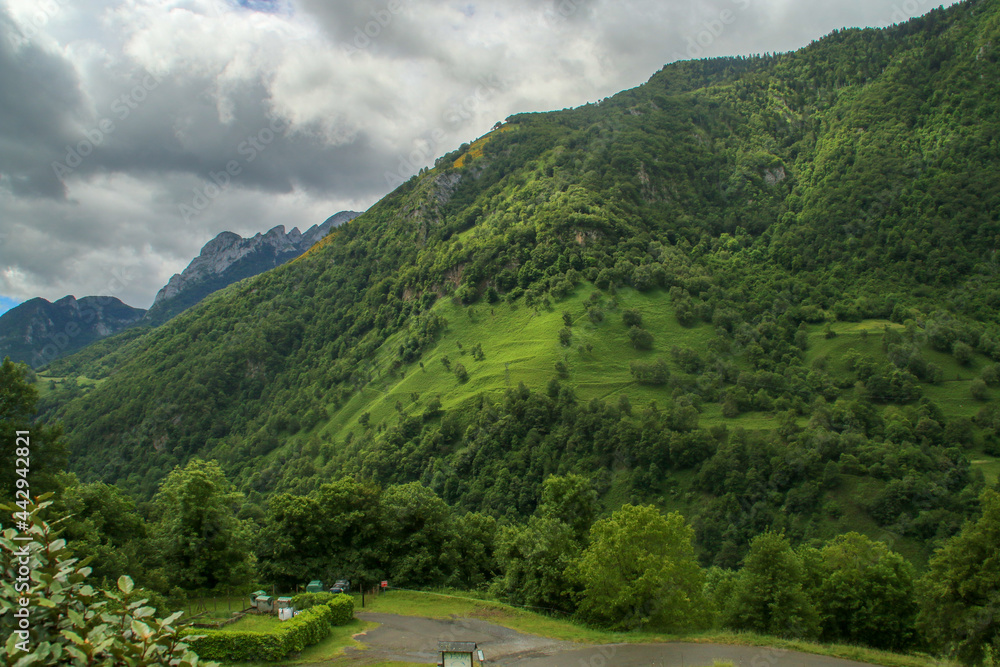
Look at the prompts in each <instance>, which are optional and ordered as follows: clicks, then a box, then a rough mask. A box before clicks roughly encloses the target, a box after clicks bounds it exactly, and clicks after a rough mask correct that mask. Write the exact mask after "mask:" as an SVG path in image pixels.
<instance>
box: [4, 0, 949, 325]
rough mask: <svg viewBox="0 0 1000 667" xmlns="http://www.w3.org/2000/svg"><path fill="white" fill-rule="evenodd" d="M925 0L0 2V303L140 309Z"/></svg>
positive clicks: (922, 8)
mask: <svg viewBox="0 0 1000 667" xmlns="http://www.w3.org/2000/svg"><path fill="white" fill-rule="evenodd" d="M931 6H932V3H930V2H929V1H928V0H864V1H862V0H842V1H840V2H835V1H831V2H826V3H819V4H811V3H802V2H793V1H792V0H695V1H692V0H686V1H683V2H680V1H668V0H542V1H538V0H496V1H494V2H490V3H476V2H470V1H469V0H464V1H455V2H450V1H445V2H435V3H432V2H427V1H426V0H424V1H420V0H363V1H359V2H326V1H324V0H276V1H274V2H263V1H258V2H243V3H238V2H235V1H230V0H187V1H186V2H184V3H163V2H158V1H155V0H129V1H127V2H126V1H125V0H74V2H68V1H67V0H0V297H14V298H18V299H27V298H30V297H32V296H43V297H45V298H49V299H56V298H59V297H61V296H63V295H65V294H75V295H76V296H78V297H79V296H84V295H91V294H93V295H102V294H108V293H112V294H114V295H115V296H118V297H119V298H122V299H123V300H124V301H126V302H128V303H130V304H132V305H135V306H148V305H149V304H150V303H151V301H152V298H153V296H154V294H155V293H156V290H157V289H158V288H159V287H160V286H162V285H163V284H164V283H165V282H166V280H167V279H169V277H170V275H171V274H172V273H175V272H178V271H180V270H181V269H183V267H184V266H185V265H186V263H187V262H188V261H190V259H191V258H192V257H193V256H194V255H196V254H197V252H198V250H199V249H200V247H201V246H202V245H203V244H204V243H205V242H206V241H208V240H209V239H211V238H212V237H213V236H215V235H216V234H218V233H219V232H221V231H224V230H231V231H235V232H237V233H241V234H244V235H247V234H253V233H256V232H260V231H265V230H267V229H269V228H270V227H272V226H274V225H276V224H285V225H286V226H288V227H290V226H293V225H297V226H299V227H300V228H305V227H308V226H310V225H312V224H316V223H318V222H321V221H322V220H323V219H325V218H326V217H327V216H329V215H331V214H333V213H335V212H337V211H338V210H341V209H346V208H353V209H358V210H360V209H363V208H366V207H368V206H370V205H371V204H372V203H373V202H374V201H376V200H377V199H378V198H379V197H381V196H382V195H384V194H386V193H387V192H388V191H389V190H391V188H392V186H393V185H394V184H395V183H397V182H398V181H399V180H402V179H405V178H406V177H408V176H409V175H410V174H413V173H416V172H417V170H418V169H420V168H421V167H423V166H426V165H429V164H432V163H433V161H434V159H435V158H436V157H437V156H439V155H442V154H444V153H446V152H448V151H450V150H452V149H454V148H455V147H457V146H458V145H459V144H461V143H462V142H465V141H469V140H471V139H474V138H475V137H477V136H479V135H481V134H482V133H484V132H485V131H487V130H488V129H489V128H490V126H492V124H493V123H494V122H496V121H497V120H501V119H503V118H505V117H506V116H508V115H510V114H512V113H517V112H521V111H537V110H546V109H558V108H564V107H568V106H576V105H579V104H583V103H586V102H588V101H594V100H597V99H600V98H602V97H605V96H608V95H611V94H614V93H615V92H617V91H619V90H622V89H625V88H629V87H632V86H635V85H637V84H639V83H642V82H643V81H645V80H646V79H648V78H649V76H650V75H652V74H653V72H655V71H656V70H657V69H659V68H660V67H662V66H663V65H664V64H666V63H669V62H671V61H673V60H677V59H685V58H692V57H702V56H717V55H735V54H746V53H759V52H764V51H771V52H774V51H783V50H789V49H794V48H798V47H800V46H804V45H806V44H808V43H809V41H810V40H812V39H815V38H818V37H821V36H822V35H824V34H826V33H828V32H829V31H830V30H832V29H835V28H840V27H843V26H856V25H873V26H883V25H887V24H889V23H891V22H894V21H898V20H902V19H903V18H906V17H908V16H911V15H915V14H920V13H924V12H926V11H928V10H929V9H930V8H931Z"/></svg>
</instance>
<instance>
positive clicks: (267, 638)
mask: <svg viewBox="0 0 1000 667" xmlns="http://www.w3.org/2000/svg"><path fill="white" fill-rule="evenodd" d="M352 606H353V604H352ZM333 615H334V613H333V610H332V609H331V608H330V607H328V606H327V605H324V604H319V605H316V606H314V607H311V608H309V609H306V610H305V611H303V612H301V613H299V614H296V615H295V616H294V617H292V618H291V619H290V620H287V621H285V622H284V623H282V625H281V627H280V628H279V629H278V630H275V631H274V632H251V631H240V630H219V631H217V632H208V633H206V634H205V635H204V636H201V637H198V638H197V639H195V638H192V639H191V640H190V643H191V646H192V647H193V648H194V649H195V650H196V651H198V654H199V655H202V656H211V657H212V658H213V659H218V660H225V661H227V662H245V661H249V660H281V659H282V658H285V657H286V656H288V655H290V654H292V653H297V652H299V651H301V650H302V649H304V648H305V647H307V646H312V645H313V644H316V643H318V642H320V641H322V640H323V639H326V637H328V636H329V635H330V628H331V626H332V620H333Z"/></svg>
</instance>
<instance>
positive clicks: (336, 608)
mask: <svg viewBox="0 0 1000 667" xmlns="http://www.w3.org/2000/svg"><path fill="white" fill-rule="evenodd" d="M326 606H328V607H329V608H330V611H332V612H333V616H332V617H331V618H330V623H331V624H332V625H347V624H348V623H350V622H351V621H352V620H354V598H352V597H351V596H350V595H345V594H344V593H340V594H339V595H336V596H334V598H333V600H330V601H329V602H327V603H326Z"/></svg>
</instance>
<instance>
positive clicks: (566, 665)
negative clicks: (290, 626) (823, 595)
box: [345, 613, 867, 667]
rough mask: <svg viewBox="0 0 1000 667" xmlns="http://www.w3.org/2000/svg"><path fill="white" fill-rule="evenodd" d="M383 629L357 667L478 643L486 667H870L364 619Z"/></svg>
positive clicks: (418, 659) (373, 633)
mask: <svg viewBox="0 0 1000 667" xmlns="http://www.w3.org/2000/svg"><path fill="white" fill-rule="evenodd" d="M358 618H361V619H362V620H365V621H374V622H376V623H379V624H380V625H379V627H377V628H374V629H372V630H369V631H368V632H366V633H365V634H363V635H360V636H358V639H359V640H360V641H361V643H362V644H364V645H365V647H366V650H356V649H348V650H347V653H346V655H345V657H347V658H350V659H353V660H355V661H356V664H359V665H363V664H371V663H374V662H378V661H383V660H385V661H389V660H398V661H401V662H414V663H423V664H429V665H434V664H437V661H438V658H439V656H440V654H439V653H438V650H437V649H438V642H439V641H470V642H476V643H477V644H478V645H479V648H480V649H482V651H483V654H484V655H485V657H486V663H485V664H486V665H487V666H488V667H491V666H497V667H499V666H501V665H502V666H507V665H525V666H529V667H530V666H537V667H541V666H543V665H544V666H545V667H640V666H641V667H654V666H655V667H706V666H708V665H711V664H712V663H713V662H714V661H715V660H723V661H727V662H732V663H733V664H734V665H736V667H867V665H866V663H861V662H853V661H850V660H841V659H839V658H829V657H826V656H820V655H812V654H809V653H798V652H795V651H783V650H778V649H771V648H756V647H752V646H724V645H717V644H689V643H680V642H678V643H670V644H606V645H600V646H591V645H586V644H577V643H574V642H567V641H559V640H555V639H546V638H545V637H538V636H536V635H529V634H525V633H522V632H518V631H516V630H511V629H510V628H505V627H503V626H500V625H495V624H493V623H488V622H486V621H481V620H477V619H471V618H455V619H450V620H442V619H431V618H420V617H416V616H397V615H394V614H372V613H361V614H358Z"/></svg>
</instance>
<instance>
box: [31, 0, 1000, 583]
mask: <svg viewBox="0 0 1000 667" xmlns="http://www.w3.org/2000/svg"><path fill="white" fill-rule="evenodd" d="M998 49H1000V3H998V2H996V1H994V0H989V1H987V0H980V1H974V2H963V3H961V4H958V5H954V6H952V7H950V8H948V9H943V10H940V9H939V10H934V11H932V12H931V13H930V14H928V15H927V16H924V17H922V18H919V19H914V20H912V21H909V22H907V23H905V24H901V25H896V26H893V27H890V28H888V29H884V30H876V29H866V30H842V31H837V32H834V33H833V34H831V35H828V36H827V37H825V38H823V39H821V40H819V41H816V42H814V43H813V44H811V45H810V46H808V47H806V48H803V49H801V50H799V51H796V52H794V53H787V54H776V55H765V56H760V57H751V58H720V59H712V60H703V61H690V62H679V63H674V64H671V65H668V66H666V67H664V68H663V69H662V70H661V71H659V72H657V73H656V74H655V75H653V76H652V77H651V78H650V80H649V81H648V82H647V83H646V84H644V85H642V86H640V87H638V88H635V89H632V90H627V91H624V92H621V93H619V94H617V95H615V96H613V97H611V98H608V99H605V100H602V101H601V102H600V103H598V104H588V105H585V106H583V107H579V108H575V109H567V110H563V111H556V112H550V113H532V114H521V115H515V116H511V117H510V118H508V119H506V122H505V123H503V124H502V125H500V126H499V127H497V128H496V129H494V130H493V131H492V132H490V133H489V134H487V135H485V136H483V137H481V138H479V139H477V140H476V141H474V142H472V143H471V144H470V145H463V146H462V147H460V148H459V149H458V150H456V151H453V152H452V153H449V154H447V155H444V156H442V157H441V158H439V159H438V160H437V162H436V165H435V167H434V168H433V169H429V170H424V171H422V172H421V173H420V174H418V175H417V176H414V177H413V178H411V179H409V180H408V181H407V182H405V183H404V184H402V185H401V186H399V187H398V188H397V189H396V190H395V191H393V192H392V193H390V194H389V195H387V196H386V197H385V198H384V199H382V200H381V201H380V202H379V203H378V204H376V205H375V206H374V207H372V208H371V209H370V210H369V211H367V212H366V213H364V214H362V215H361V216H359V217H358V218H356V219H354V220H352V221H350V222H348V223H345V224H344V225H342V226H341V227H340V228H339V229H338V230H336V231H335V232H332V233H331V234H330V236H328V237H327V238H326V239H324V240H323V241H322V242H321V243H319V244H317V245H316V246H315V247H314V248H313V249H312V250H310V251H309V252H308V253H306V254H305V255H303V256H302V257H301V258H299V259H297V260H295V261H293V262H291V263H289V264H286V265H284V266H281V267H279V268H277V269H275V270H273V271H269V272H267V273H265V274H262V275H260V276H257V277H255V278H252V279H249V280H245V281H242V282H240V283H237V284H235V285H232V286H230V287H228V288H226V289H224V290H222V291H220V292H218V293H217V294H215V295H213V296H212V297H210V298H208V299H207V300H205V301H204V302H203V303H201V304H199V305H198V306H196V307H194V308H191V309H190V310H189V311H187V312H185V313H183V314H181V315H179V316H178V317H176V318H174V319H173V320H171V321H170V322H168V323H167V324H165V325H163V326H161V327H158V328H156V329H153V330H151V331H149V332H148V333H144V334H142V335H130V334H124V335H123V337H121V338H112V339H109V340H108V341H102V342H100V343H97V344H95V345H94V346H91V347H90V348H88V349H86V350H84V351H83V352H81V353H80V354H78V355H75V356H73V357H69V358H66V359H62V360H59V361H57V362H55V363H53V364H51V365H50V366H49V367H48V368H47V369H46V370H45V372H44V373H43V374H42V378H41V384H40V386H41V388H42V390H43V407H44V410H45V413H46V415H47V416H49V417H55V418H58V419H60V420H62V421H63V423H64V424H65V430H66V434H67V435H66V438H67V442H68V444H69V446H70V450H71V467H72V468H73V469H74V470H76V471H77V472H78V473H79V474H80V475H81V477H82V479H84V480H97V479H100V480H104V481H108V482H115V483H116V484H118V485H120V486H121V487H122V488H124V489H126V490H128V491H129V492H132V493H134V494H137V495H138V496H140V497H145V498H148V497H150V496H151V495H152V494H153V493H154V492H155V490H156V488H157V484H158V483H159V482H160V481H161V480H163V479H164V477H165V476H166V475H167V474H168V473H169V472H170V471H171V469H173V468H174V467H175V466H176V465H178V464H184V463H185V462H187V461H188V460H190V459H191V458H192V457H196V456H197V457H201V458H205V459H216V460H218V461H219V462H220V463H221V465H222V467H223V469H224V470H225V472H226V473H227V475H228V476H229V477H230V479H232V480H234V482H235V484H236V486H237V487H238V488H240V489H242V490H244V491H245V492H246V493H248V497H249V499H250V501H251V502H252V503H256V504H258V505H263V504H264V502H265V499H266V498H267V497H268V496H270V495H272V494H274V493H275V492H289V493H294V494H306V493H309V492H311V491H313V490H315V489H317V488H318V487H319V486H320V485H321V484H322V483H325V482H328V481H330V480H332V479H338V478H343V477H358V478H361V479H368V480H371V481H374V482H377V483H381V484H393V483H402V482H410V481H419V482H422V483H423V484H424V485H425V486H427V487H429V488H430V489H432V490H433V491H434V492H436V493H437V494H438V495H440V496H441V497H442V498H443V499H444V500H445V501H446V502H447V503H449V504H450V505H453V506H456V507H458V508H462V509H463V510H464V509H474V510H479V511H482V512H484V513H486V514H490V515H493V516H495V517H498V518H503V517H511V518H523V517H527V516H529V515H530V514H532V512H534V511H535V510H536V508H537V506H538V503H539V500H540V494H541V488H542V482H543V480H544V479H545V478H546V477H547V476H548V475H551V474H567V473H580V474H582V475H585V476H587V477H589V478H590V479H591V480H592V481H593V483H594V484H595V485H596V488H597V489H598V491H599V493H600V496H601V499H602V503H603V507H605V508H606V509H612V508H615V507H617V506H619V505H621V504H622V503H624V502H627V501H632V502H640V501H641V502H653V503H655V504H657V505H659V506H660V507H662V508H664V509H677V510H680V511H681V512H683V513H684V514H685V516H687V517H688V518H689V519H690V520H691V521H692V522H693V525H694V527H695V530H696V547H697V552H698V555H699V558H700V559H701V560H702V562H703V563H714V564H717V565H722V566H727V567H730V566H734V565H735V564H736V563H738V562H739V560H740V558H741V557H742V556H743V555H744V554H745V553H746V550H747V547H748V544H749V541H750V539H751V538H752V537H753V536H755V535H757V534H759V533H761V532H762V531H763V530H765V529H766V528H768V527H771V528H775V529H781V530H784V531H785V532H786V534H787V535H788V536H789V538H791V539H792V540H794V541H801V540H807V539H809V538H813V537H819V538H828V537H830V536H833V535H836V534H838V533H841V532H844V531H846V530H860V531H862V532H865V533H868V534H869V535H873V536H876V535H892V536H893V537H892V539H893V543H894V545H895V546H894V548H895V549H897V550H899V551H901V552H903V553H904V554H905V555H907V556H908V557H910V558H912V559H913V560H914V561H915V562H917V563H922V562H924V560H925V559H926V557H927V555H928V553H929V550H930V548H931V546H932V545H933V544H934V543H935V540H940V539H943V538H946V537H948V536H950V535H952V534H954V533H955V532H956V531H958V529H959V528H960V527H961V525H962V522H963V521H964V520H965V519H966V518H967V517H970V516H972V515H974V513H975V512H976V511H978V508H979V501H978V498H979V496H980V492H981V491H982V489H983V488H984V487H985V486H987V485H995V484H996V480H997V471H998V469H1000V464H998V460H997V458H996V456H997V455H998V454H1000V439H998V434H997V432H998V428H1000V401H998V397H1000V392H998V389H997V383H998V376H1000V373H998V366H997V362H998V361H1000V308H998V307H1000V277H998V263H997V254H996V249H997V246H998V244H1000V179H998V178H997V176H998V174H1000V144H998V141H1000V139H998V137H1000V113H998V112H1000V109H998V105H1000V89H998V88H1000V77H998V74H1000V67H998V56H1000V54H998Z"/></svg>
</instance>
